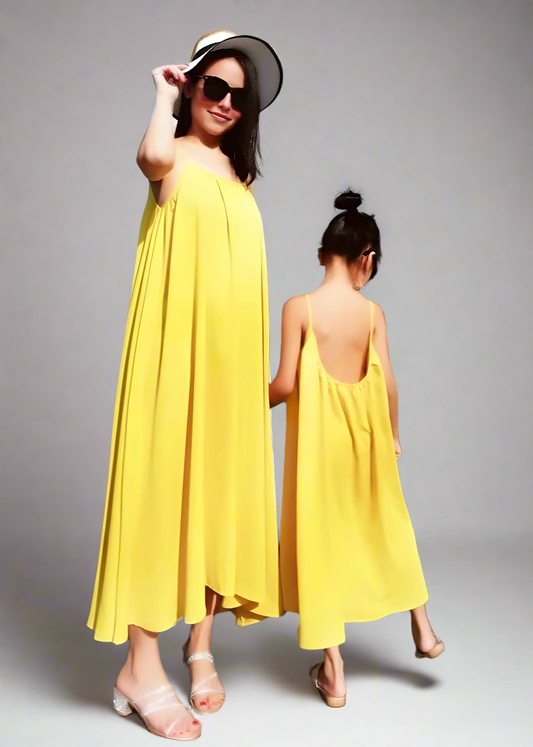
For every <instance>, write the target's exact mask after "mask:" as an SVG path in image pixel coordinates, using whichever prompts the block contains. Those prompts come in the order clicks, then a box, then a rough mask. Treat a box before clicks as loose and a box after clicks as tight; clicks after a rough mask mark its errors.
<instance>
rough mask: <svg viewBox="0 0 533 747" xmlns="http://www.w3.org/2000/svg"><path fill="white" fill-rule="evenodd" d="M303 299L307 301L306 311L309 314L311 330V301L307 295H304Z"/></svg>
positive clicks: (310, 327)
mask: <svg viewBox="0 0 533 747" xmlns="http://www.w3.org/2000/svg"><path fill="white" fill-rule="evenodd" d="M305 298H306V301H307V310H308V312H309V329H312V328H313V314H312V313H311V299H310V298H309V294H307V293H306V295H305Z"/></svg>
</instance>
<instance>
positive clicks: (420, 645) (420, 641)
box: [411, 604, 437, 653]
mask: <svg viewBox="0 0 533 747" xmlns="http://www.w3.org/2000/svg"><path fill="white" fill-rule="evenodd" d="M411 631H412V633H413V641H414V642H415V646H416V647H417V649H418V650H419V651H421V652H422V653H427V652H428V651H431V649H432V648H433V647H434V646H435V640H436V638H437V636H436V635H435V633H434V631H433V628H432V627H431V623H430V622H429V619H428V615H427V612H426V605H425V604H423V605H421V606H420V607H416V608H415V609H414V610H411Z"/></svg>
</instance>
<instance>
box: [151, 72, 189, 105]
mask: <svg viewBox="0 0 533 747" xmlns="http://www.w3.org/2000/svg"><path fill="white" fill-rule="evenodd" d="M186 67H187V65H162V66H161V67H156V68H155V69H154V70H152V78H153V79H154V85H155V89H156V91H157V93H162V94H164V95H165V96H168V97H169V98H170V100H171V101H175V100H176V99H177V98H178V96H179V95H180V88H179V86H180V83H186V82H187V76H186V75H185V73H183V72H182V70H184V69H185V68H186Z"/></svg>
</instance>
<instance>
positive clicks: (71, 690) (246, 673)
mask: <svg viewBox="0 0 533 747" xmlns="http://www.w3.org/2000/svg"><path fill="white" fill-rule="evenodd" d="M419 548H420V552H421V556H422V560H423V564H424V570H425V574H426V579H427V581H428V586H429V588H430V593H431V595H432V596H431V600H430V603H429V605H428V609H429V611H430V617H431V620H432V622H433V625H434V627H435V629H436V630H437V632H438V633H439V634H440V635H441V636H442V637H443V638H444V639H445V641H446V645H447V650H446V652H445V654H444V655H443V656H442V657H440V658H439V659H437V660H435V661H427V660H423V661H419V660H417V659H415V657H414V655H413V645H412V642H411V639H410V631H409V618H408V615H407V614H400V615H395V616H393V617H390V618H387V619H384V620H381V621H378V622H375V623H364V624H358V625H355V624H353V625H349V626H347V642H346V644H345V645H344V647H343V654H344V658H345V661H346V673H347V682H348V703H347V706H346V707H345V708H344V709H340V710H338V711H335V710H331V709H328V708H327V707H326V706H325V705H324V704H323V703H322V701H321V700H320V699H319V697H318V696H317V694H316V693H315V692H313V690H312V688H311V685H310V682H309V680H308V676H307V669H308V667H309V665H310V664H311V663H313V662H314V661H316V660H318V659H319V658H320V655H319V654H317V653H316V652H312V651H302V650H301V649H299V648H298V646H297V642H296V627H297V618H296V616H294V615H285V617H284V618H282V619H281V620H268V621H266V622H264V623H261V624H260V625H255V626H252V627H250V628H245V629H240V628H237V627H236V626H235V625H234V624H233V617H232V615H231V614H224V615H221V616H220V617H219V618H218V620H217V628H216V638H215V648H214V653H215V655H216V660H217V664H218V668H219V671H220V673H221V675H222V678H223V681H224V684H225V686H226V689H227V702H226V705H225V706H224V708H223V709H222V711H220V713H218V714H216V715H213V716H211V717H204V719H203V723H204V730H203V735H202V741H201V742H199V743H200V744H204V745H206V747H207V745H217V747H224V746H225V745H232V747H235V746H236V745H237V746H239V745H249V744H253V745H254V747H262V746H263V745H264V746H265V747H266V746H267V745H268V747H271V745H272V744H278V745H306V746H307V745H310V746H311V745H323V744H324V743H325V742H329V743H330V744H331V745H332V746H333V745H334V746H335V747H344V745H346V746H347V745H356V744H361V745H363V744H364V745H372V746H376V747H382V746H383V747H385V746H387V747H388V746H389V745H391V746H392V745H395V747H397V746H398V745H410V747H413V746H414V747H418V745H420V746H421V747H422V745H424V746H426V745H428V746H431V747H450V745H453V747H462V746H463V745H464V746H465V747H466V746H467V745H468V747H472V746H475V747H477V746H478V745H479V746H480V747H481V745H483V747H490V746H492V745H498V746H499V747H500V746H504V747H509V746H510V745H513V746H514V745H516V746H517V747H518V745H520V747H523V746H524V745H526V744H528V743H530V742H529V740H530V738H531V729H532V728H533V719H532V714H531V711H532V709H531V686H530V669H531V664H532V663H533V661H532V658H531V648H530V641H529V632H530V623H531V618H532V613H533V605H532V601H531V554H530V552H529V548H528V547H527V546H526V544H525V543H523V544H520V543H516V542H515V543H507V544H505V543H497V542H494V543H487V542H484V543H483V545H481V544H479V545H472V544H471V543H466V542H465V543H463V544H454V545H451V544H446V543H443V542H441V541H439V542H438V543H437V542H435V543H433V545H432V546H429V545H424V544H422V543H419ZM62 549H63V550H64V548H62ZM9 551H10V555H9V557H10V574H9V575H8V578H9V580H10V581H9V583H10V587H9V588H8V589H3V595H2V596H3V598H2V600H1V601H2V606H1V609H2V610H3V613H2V617H3V620H2V660H3V663H2V682H3V693H2V696H1V698H0V703H1V706H2V710H3V718H2V721H1V723H2V726H1V727H0V728H1V730H2V731H3V737H2V740H1V744H2V745H3V747H15V746H16V747H19V745H20V746H22V745H23V746H24V747H26V746H29V745H34V744H35V745H37V744H38V745H40V746H42V747H48V745H50V747H51V746H52V745H54V747H63V745H64V746H65V747H67V745H68V746H70V745H76V746H77V747H84V746H85V745H91V747H94V745H95V744H97V745H98V746H99V747H106V746H107V745H119V744H120V745H124V744H127V745H128V746H131V747H134V746H135V745H149V744H159V743H160V742H158V741H157V737H154V736H152V735H150V734H149V733H148V732H146V731H145V729H144V728H143V727H142V726H141V725H140V722H138V721H137V720H136V719H135V717H130V718H129V719H121V718H119V716H118V715H116V714H115V713H114V712H113V710H112V708H111V704H110V701H111V697H110V696H111V691H112V686H113V678H114V676H115V674H116V672H117V670H118V668H119V667H120V665H121V663H122V661H123V659H124V656H125V652H126V647H125V646H121V647H116V646H113V645H112V644H99V643H95V642H94V641H93V640H92V636H91V632H90V631H89V630H88V629H85V628H84V623H85V617H86V612H87V601H88V599H87V595H88V592H89V590H90V584H87V583H85V582H84V583H83V585H81V584H80V581H79V579H80V578H83V579H86V578H87V569H86V568H85V569H84V568H80V567H77V566H76V564H62V565H61V567H58V568H57V569H56V573H55V574H53V576H51V575H50V573H49V571H46V570H45V569H46V568H47V567H49V566H48V563H47V562H44V561H45V559H43V558H39V557H38V555H39V554H38V553H37V552H36V557H35V558H33V559H32V558H31V557H29V556H28V552H27V548H26V549H25V550H24V552H23V551H22V549H20V546H19V547H18V548H17V547H15V546H13V547H11V548H9ZM74 554H75V553H74ZM48 560H49V559H48ZM5 567H6V566H5V565H4V568H5ZM6 576H7V574H6ZM185 635H186V628H185V626H184V625H183V624H182V623H179V624H178V625H177V626H176V627H175V628H174V629H173V630H171V631H169V632H168V633H166V634H165V635H164V636H163V637H162V651H163V656H164V661H165V664H166V666H167V670H168V672H169V676H170V678H171V680H172V681H174V682H175V684H176V686H177V689H178V692H180V693H183V694H184V693H185V691H186V687H187V676H186V670H185V668H184V666H183V664H181V663H180V658H179V650H180V643H181V642H182V641H183V640H184V637H185ZM161 743H162V742H161Z"/></svg>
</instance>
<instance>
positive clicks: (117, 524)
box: [88, 31, 282, 741]
mask: <svg viewBox="0 0 533 747" xmlns="http://www.w3.org/2000/svg"><path fill="white" fill-rule="evenodd" d="M152 75H153V79H154V83H155V88H156V103H155V107H154V112H153V114H152V117H151V120H150V124H149V126H148V129H147V131H146V133H145V135H144V137H143V140H142V142H141V145H140V147H139V151H138V155H137V163H138V165H139V167H140V169H141V171H142V172H143V174H144V175H145V176H146V178H147V179H148V182H149V187H148V200H147V203H146V207H145V210H144V214H143V218H142V222H141V230H140V236H139V245H138V250H137V259H136V265H135V272H134V280H133V287H132V294H131V303H130V307H129V313H128V320H127V326H126V335H125V341H124V350H123V355H122V363H121V369H120V376H119V385H118V392H117V399H116V406H115V419H114V425H113V437H112V446H111V460H110V469H109V480H108V490H107V500H106V508H105V516H104V525H103V531H102V540H101V546H100V555H99V560H98V568H97V574H96V581H95V585H94V593H93V600H92V605H91V610H90V614H89V620H88V625H89V626H90V627H91V628H92V629H93V630H94V632H95V638H96V639H97V640H99V641H112V642H113V643H116V644H120V643H123V642H125V641H126V640H128V641H129V650H128V656H127V659H126V662H125V664H124V666H123V668H122V670H121V671H120V673H119V674H118V677H117V681H116V687H115V691H114V706H115V709H116V710H117V711H118V712H119V713H120V714H121V715H123V716H127V715H129V714H130V713H132V711H135V712H137V713H138V714H139V715H140V717H141V718H142V720H143V721H144V723H145V725H146V727H147V728H148V729H149V730H150V731H151V732H153V733H154V734H158V735H160V736H164V737H167V738H168V739H172V740H175V741H189V740H192V739H196V738H197V737H199V736H200V732H201V724H200V722H199V721H198V720H196V719H195V718H194V717H193V715H192V714H191V713H190V712H189V709H188V707H186V706H185V705H184V704H183V703H181V702H180V700H179V699H178V697H177V695H176V693H175V691H174V689H173V687H172V685H171V684H170V682H169V680H168V678H167V675H166V673H165V670H164V668H163V665H162V663H161V659H160V656H159V647H158V637H159V634H160V633H161V632H163V631H164V630H167V629H168V628H171V627H172V626H173V625H175V623H176V622H177V621H178V620H179V619H180V618H182V617H184V618H185V622H186V623H190V624H191V630H190V635H189V639H188V640H187V642H186V643H185V646H184V658H185V661H186V663H187V664H188V665H189V670H190V677H191V691H190V695H189V698H190V704H191V706H192V707H193V708H194V709H195V710H196V711H197V712H199V713H213V712H215V711H217V710H218V709H219V708H220V707H221V706H222V704H223V702H224V697H225V694H224V688H223V686H222V683H221V681H220V679H219V677H218V675H217V673H216V670H215V666H214V662H213V656H212V654H211V632H212V628H213V621H214V615H215V612H217V611H220V610H221V609H231V610H232V611H233V613H234V615H235V618H236V621H237V623H238V624H239V625H249V624H251V623H254V622H257V621H259V620H261V619H263V618H264V617H266V616H278V615H279V613H280V605H279V599H280V593H279V583H278V579H279V568H278V537H277V522H276V504H275V495H274V480H273V464H272V445H271V431H270V413H269V403H268V370H269V351H268V291H267V276H266V256H265V244H264V236H263V227H262V222H261V215H260V213H259V210H258V207H257V205H256V203H255V200H254V197H253V194H252V190H253V183H254V181H255V179H256V177H257V175H258V174H259V173H260V172H259V168H258V158H259V113H260V111H262V110H263V109H265V108H266V107H267V106H269V105H270V104H271V103H272V102H273V101H274V99H275V98H276V97H277V95H278V93H279V90H280V88H281V84H282V69H281V63H280V61H279V58H278V57H277V55H276V53H275V52H274V50H273V49H272V47H271V46H270V45H269V44H268V43H267V42H265V41H263V40H261V39H258V38H257V37H252V36H249V35H243V36H236V35H235V34H233V33H232V32H226V31H220V32H214V33H211V34H208V35H207V36H205V37H202V39H200V40H199V41H198V42H197V43H196V45H195V48H194V51H193V56H192V60H191V62H190V63H189V64H188V65H165V66H163V67H159V68H156V69H155V70H154V71H153V72H152ZM180 93H181V94H182V95H181V96H180ZM174 112H175V113H176V115H177V119H178V124H177V127H175V123H174V124H173V118H172V114H173V113H174ZM147 186H148V184H147Z"/></svg>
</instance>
